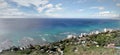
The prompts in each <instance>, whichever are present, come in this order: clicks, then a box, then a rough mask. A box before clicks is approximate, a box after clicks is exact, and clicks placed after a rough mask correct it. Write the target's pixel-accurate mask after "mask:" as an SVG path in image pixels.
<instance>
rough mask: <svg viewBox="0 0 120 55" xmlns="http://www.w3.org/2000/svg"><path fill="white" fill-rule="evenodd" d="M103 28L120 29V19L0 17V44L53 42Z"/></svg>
mask: <svg viewBox="0 0 120 55" xmlns="http://www.w3.org/2000/svg"><path fill="white" fill-rule="evenodd" d="M104 28H112V29H120V20H112V19H57V18H56V19H0V43H1V44H0V46H4V45H8V42H9V44H15V45H25V44H29V43H34V44H36V43H38V42H39V43H44V42H54V41H58V40H61V39H64V38H66V37H67V35H69V34H74V35H79V34H80V33H84V32H85V33H88V32H91V31H95V30H99V31H102V30H103V29H104ZM28 42H29V43H28ZM21 43H22V44H21ZM23 43H24V44H23Z"/></svg>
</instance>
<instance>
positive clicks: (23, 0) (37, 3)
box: [12, 0, 49, 7]
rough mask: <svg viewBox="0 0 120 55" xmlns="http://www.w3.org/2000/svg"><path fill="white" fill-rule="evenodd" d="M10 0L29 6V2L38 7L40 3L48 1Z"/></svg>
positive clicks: (43, 3)
mask: <svg viewBox="0 0 120 55" xmlns="http://www.w3.org/2000/svg"><path fill="white" fill-rule="evenodd" d="M12 1H13V2H16V3H18V4H19V5H22V6H30V4H33V5H35V6H37V7H39V6H40V5H45V4H47V3H48V2H49V1H48V0H12Z"/></svg>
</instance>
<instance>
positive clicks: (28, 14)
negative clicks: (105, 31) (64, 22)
mask: <svg viewBox="0 0 120 55" xmlns="http://www.w3.org/2000/svg"><path fill="white" fill-rule="evenodd" d="M51 17H52V18H53V17H54V18H118V17H120V0H0V18H51Z"/></svg>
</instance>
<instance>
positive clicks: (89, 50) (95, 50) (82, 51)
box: [65, 46, 120, 55]
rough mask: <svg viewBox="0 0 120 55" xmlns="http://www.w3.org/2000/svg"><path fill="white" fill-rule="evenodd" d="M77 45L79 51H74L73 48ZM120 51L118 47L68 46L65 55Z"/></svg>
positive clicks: (116, 53) (112, 54)
mask: <svg viewBox="0 0 120 55" xmlns="http://www.w3.org/2000/svg"><path fill="white" fill-rule="evenodd" d="M74 47H77V48H78V51H77V52H73V48H74ZM119 52H120V51H117V50H116V49H108V48H103V47H89V48H88V47H81V46H68V47H67V48H66V49H65V55H120V53H119Z"/></svg>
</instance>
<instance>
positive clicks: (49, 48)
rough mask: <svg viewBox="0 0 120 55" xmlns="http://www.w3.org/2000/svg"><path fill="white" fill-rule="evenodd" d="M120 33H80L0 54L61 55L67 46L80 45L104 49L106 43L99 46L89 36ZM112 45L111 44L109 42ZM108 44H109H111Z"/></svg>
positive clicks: (115, 31) (114, 31)
mask: <svg viewBox="0 0 120 55" xmlns="http://www.w3.org/2000/svg"><path fill="white" fill-rule="evenodd" d="M117 32H120V30H113V29H106V28H105V29H104V30H103V31H102V32H99V31H95V32H90V33H89V34H86V33H81V34H80V35H79V36H74V35H68V37H67V38H66V39H63V40H60V41H58V42H54V43H48V44H45V45H31V44H30V45H29V46H25V47H16V46H13V47H11V48H10V49H7V50H0V52H1V53H2V52H3V53H4V52H7V51H8V52H9V51H12V52H13V51H15V52H16V51H24V50H26V49H30V50H31V49H35V50H40V52H43V53H46V54H53V53H54V52H55V53H59V54H62V55H63V52H64V49H65V48H66V46H69V45H73V46H75V45H80V46H83V47H90V46H95V47H104V45H106V43H105V44H104V45H100V44H99V43H98V42H96V41H93V40H91V39H90V38H91V36H92V37H95V36H97V35H101V34H102V35H106V34H107V35H108V36H109V35H111V34H113V33H117ZM111 43H113V42H111ZM111 43H110V42H109V44H111ZM105 48H115V46H107V45H106V47H105ZM74 51H78V50H77V48H75V50H74Z"/></svg>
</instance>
